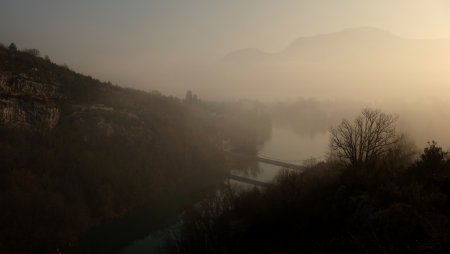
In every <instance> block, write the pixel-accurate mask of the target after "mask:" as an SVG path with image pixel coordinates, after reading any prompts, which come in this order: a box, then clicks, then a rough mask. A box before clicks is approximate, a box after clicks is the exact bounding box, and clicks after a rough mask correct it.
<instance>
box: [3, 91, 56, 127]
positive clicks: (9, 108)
mask: <svg viewBox="0 0 450 254" xmlns="http://www.w3.org/2000/svg"><path fill="white" fill-rule="evenodd" d="M59 118H60V110H59V108H57V107H55V106H50V105H46V104H43V103H39V102H28V103H23V102H21V101H19V100H17V99H15V98H13V99H4V98H2V99H0V121H1V124H2V125H6V126H10V127H18V128H21V127H37V128H39V129H52V128H54V127H55V126H56V125H57V124H58V121H59Z"/></svg>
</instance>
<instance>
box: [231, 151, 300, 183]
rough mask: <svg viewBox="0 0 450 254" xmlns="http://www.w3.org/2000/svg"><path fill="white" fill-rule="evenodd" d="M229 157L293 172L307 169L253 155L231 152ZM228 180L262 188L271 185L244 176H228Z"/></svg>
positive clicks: (279, 160) (289, 162)
mask: <svg viewBox="0 0 450 254" xmlns="http://www.w3.org/2000/svg"><path fill="white" fill-rule="evenodd" d="M229 155H230V157H232V158H234V159H245V160H254V161H257V162H261V163H264V164H269V165H274V166H279V167H282V168H287V169H293V170H299V171H303V170H304V169H306V167H305V166H303V165H299V164H295V163H292V161H287V160H281V159H275V158H269V157H267V156H263V155H255V156H252V155H247V154H240V153H232V152H229ZM302 161H304V160H302ZM228 179H231V180H235V181H238V182H242V183H246V184H252V185H255V186H261V187H267V186H269V185H271V183H267V182H262V181H258V180H255V179H250V178H246V177H242V176H237V175H234V174H231V173H230V174H229V175H228Z"/></svg>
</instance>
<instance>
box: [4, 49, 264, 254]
mask: <svg viewBox="0 0 450 254" xmlns="http://www.w3.org/2000/svg"><path fill="white" fill-rule="evenodd" d="M0 84H1V86H0V114H1V118H0V204H1V207H2V209H0V253H54V252H55V251H56V252H58V251H62V252H63V253H66V252H67V250H69V249H76V248H77V246H78V245H79V239H80V237H81V236H83V235H85V234H86V233H88V232H89V231H90V230H91V229H92V228H93V227H96V226H99V225H102V224H104V223H108V222H110V221H113V220H117V219H120V218H122V217H123V216H126V215H128V214H130V213H132V212H133V211H134V210H135V209H138V208H139V207H145V208H146V209H147V210H150V211H153V212H154V213H155V214H160V213H164V212H163V211H159V210H158V209H161V207H160V206H162V205H161V204H162V203H164V202H166V201H165V200H164V199H166V198H168V197H173V199H174V200H177V199H181V198H180V197H177V193H181V194H182V195H183V196H188V197H192V199H194V200H195V199H196V197H197V199H198V198H199V197H200V196H201V195H203V193H207V192H208V191H210V190H213V189H215V188H216V186H217V185H220V184H222V183H223V181H224V177H225V174H226V172H227V162H226V153H225V152H224V148H225V146H226V149H227V150H234V151H238V152H245V153H255V152H256V149H257V146H258V144H259V143H261V142H262V140H263V139H264V138H266V137H267V136H268V135H269V133H270V121H269V119H268V118H267V117H266V116H265V114H264V113H262V112H261V111H260V110H257V109H256V106H254V107H239V106H233V107H231V106H230V104H225V103H223V104H219V103H207V102H203V101H201V100H199V99H198V98H197V97H195V98H194V97H193V96H192V94H190V96H187V97H186V98H185V99H178V98H173V97H166V96H163V95H161V94H159V93H157V92H152V93H146V92H142V91H137V90H132V89H125V88H121V87H118V86H115V85H112V84H111V83H109V82H108V83H105V82H100V81H98V80H96V79H93V78H91V77H88V76H84V75H81V74H78V73H75V72H73V71H71V70H70V69H68V68H67V66H59V65H57V64H54V63H52V62H51V60H50V58H49V57H45V58H41V57H39V51H37V50H22V51H20V50H18V49H17V47H16V46H15V45H13V44H12V45H10V46H9V47H4V46H1V45H0ZM249 121H251V122H249ZM242 137H245V138H242ZM184 199H185V197H184ZM179 205H180V206H181V205H182V202H180V203H179ZM174 209H176V208H174ZM178 209H180V208H178ZM158 219H159V218H156V217H155V220H158ZM147 233H148V232H147ZM109 244H115V243H114V242H110V243H109ZM125 244H126V243H125ZM121 247H124V246H121ZM96 253H98V252H96Z"/></svg>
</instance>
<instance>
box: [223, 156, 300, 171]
mask: <svg viewBox="0 0 450 254" xmlns="http://www.w3.org/2000/svg"><path fill="white" fill-rule="evenodd" d="M230 154H231V155H232V156H234V157H238V158H244V159H254V160H256V161H258V162H261V163H266V164H270V165H274V166H279V167H283V168H290V169H296V170H303V169H305V167H304V166H301V165H297V164H293V163H288V162H284V161H278V160H272V159H267V158H263V157H260V156H250V155H245V154H238V153H230Z"/></svg>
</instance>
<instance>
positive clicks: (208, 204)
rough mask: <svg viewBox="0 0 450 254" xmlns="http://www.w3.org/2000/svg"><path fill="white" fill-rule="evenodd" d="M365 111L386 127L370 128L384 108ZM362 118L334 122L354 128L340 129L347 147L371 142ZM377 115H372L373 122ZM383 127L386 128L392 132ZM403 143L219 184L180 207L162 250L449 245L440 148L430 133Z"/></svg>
mask: <svg viewBox="0 0 450 254" xmlns="http://www.w3.org/2000/svg"><path fill="white" fill-rule="evenodd" d="M364 113H368V114H366V115H365V116H367V117H368V118H367V119H368V120H367V119H366V120H367V121H368V122H369V123H370V122H371V121H372V120H370V119H373V121H374V122H375V124H374V125H373V127H374V128H373V130H374V132H373V133H381V134H380V135H384V134H383V133H385V132H384V130H383V131H380V130H381V129H382V128H378V124H379V123H380V122H379V121H378V120H379V119H381V120H386V119H387V120H388V121H387V122H389V124H387V125H388V126H389V128H390V127H391V124H390V123H391V122H390V120H391V119H392V118H391V116H390V115H386V114H382V113H379V112H378V111H363V114H364ZM373 114H375V115H376V116H373ZM364 122H365V120H364V119H363V118H357V119H355V122H354V125H352V123H351V122H347V121H343V124H341V125H340V127H342V126H347V127H348V128H347V129H346V130H351V131H352V132H351V133H353V135H352V136H348V135H347V132H345V131H344V132H342V134H343V136H340V137H346V138H347V139H346V141H348V143H347V144H348V145H349V146H348V147H353V145H354V144H357V146H355V147H360V148H361V149H362V151H370V149H371V147H370V146H366V148H364V144H367V139H365V136H364V135H366V134H367V133H369V134H367V136H366V137H373V136H372V135H371V134H370V133H372V132H371V131H370V128H371V127H369V125H365V124H364ZM346 123H349V124H348V125H346ZM385 123H386V121H384V122H382V121H381V125H380V126H384V124H385ZM360 126H362V127H364V126H366V128H359V127H360ZM389 128H386V129H387V131H386V132H387V133H392V132H391V129H389ZM337 129H339V128H337ZM355 130H356V131H358V130H361V131H363V132H358V133H359V134H356V133H354V132H353V131H355ZM365 130H369V131H368V132H366V131H365ZM361 133H363V134H361ZM337 135H338V134H337ZM391 138H392V137H391V136H384V137H383V139H384V140H391ZM372 140H373V139H372ZM331 142H335V141H333V139H331ZM352 142H353V143H352ZM385 144H387V143H385ZM406 144H407V142H404V141H402V142H397V143H396V144H395V145H394V146H389V149H386V150H384V151H380V152H378V153H377V154H376V155H373V156H372V155H371V156H367V157H357V159H356V160H352V158H353V157H351V155H352V153H349V157H348V158H346V157H341V158H336V157H334V158H330V160H328V161H326V162H322V163H319V164H317V165H315V166H313V167H312V168H310V169H308V170H306V171H304V172H292V171H287V170H286V171H284V172H282V173H281V174H280V175H279V176H278V178H277V179H276V181H275V182H274V184H273V185H272V186H270V187H268V188H266V189H257V188H254V189H251V190H247V191H240V192H239V191H235V190H224V191H223V192H222V193H221V194H220V195H213V196H212V197H211V198H210V199H208V200H206V201H204V202H203V203H201V204H200V205H197V206H196V207H193V208H192V209H190V210H188V211H187V212H185V214H184V216H183V220H182V223H181V226H180V228H179V229H177V230H176V231H173V232H172V233H171V236H170V237H168V239H167V244H166V246H165V251H166V252H167V253H172V254H180V253H448V252H449V251H450V215H449V214H450V157H449V154H448V153H447V152H445V151H444V150H443V149H442V148H441V147H439V146H438V145H437V143H436V142H430V143H429V144H428V146H427V147H426V148H425V149H424V150H423V152H422V153H421V154H420V155H419V156H418V157H415V156H413V154H412V153H411V152H410V151H411V147H410V145H406ZM376 147H377V146H376ZM346 148H347V147H346ZM367 149H369V150H367ZM349 151H353V150H349ZM355 151H357V154H362V152H361V153H359V152H358V151H359V150H355ZM377 151H378V150H377Z"/></svg>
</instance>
